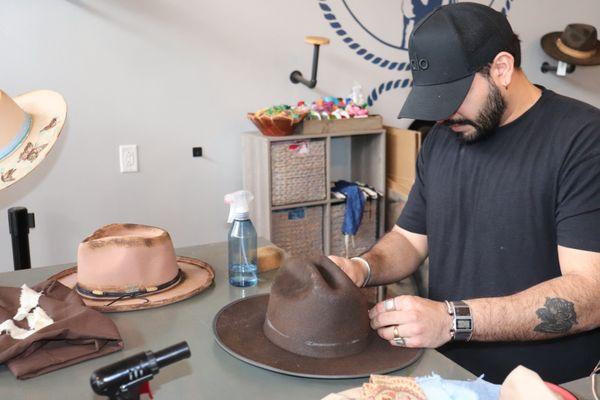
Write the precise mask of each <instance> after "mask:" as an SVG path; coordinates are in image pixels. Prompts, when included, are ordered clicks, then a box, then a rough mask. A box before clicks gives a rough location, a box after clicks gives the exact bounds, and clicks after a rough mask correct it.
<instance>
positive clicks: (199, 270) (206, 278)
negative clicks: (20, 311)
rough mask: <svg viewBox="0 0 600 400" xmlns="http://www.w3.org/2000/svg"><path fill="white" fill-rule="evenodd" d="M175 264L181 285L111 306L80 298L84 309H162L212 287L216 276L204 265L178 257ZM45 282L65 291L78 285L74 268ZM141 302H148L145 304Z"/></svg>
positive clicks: (120, 301) (102, 300)
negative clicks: (180, 277)
mask: <svg viewBox="0 0 600 400" xmlns="http://www.w3.org/2000/svg"><path fill="white" fill-rule="evenodd" d="M177 264H178V265H179V268H180V269H181V271H182V272H183V275H184V278H183V279H182V281H181V282H180V283H178V284H177V285H175V286H173V287H172V288H169V289H167V290H164V291H162V292H158V293H153V294H149V295H146V296H143V297H138V298H133V299H122V300H119V301H117V302H115V303H113V304H111V305H108V304H109V303H111V301H112V300H109V299H91V298H88V297H84V296H79V297H81V299H82V300H83V302H84V303H85V305H86V306H88V307H91V308H93V309H95V310H98V311H101V312H120V311H135V310H143V309H147V308H156V307H162V306H165V305H168V304H172V303H176V302H178V301H182V300H185V299H188V298H190V297H192V296H194V295H197V294H198V293H200V292H202V291H203V290H205V289H206V288H208V287H209V286H211V285H212V283H213V281H214V279H215V273H214V271H213V269H212V267H211V266H210V265H208V264H207V263H205V262H203V261H200V260H197V259H194V258H189V257H177ZM48 280H57V281H59V282H60V283H62V284H63V285H65V286H67V287H68V288H71V289H72V288H74V287H75V285H76V284H77V267H76V266H75V267H72V268H69V269H66V270H64V271H62V272H59V273H58V274H55V275H52V276H51V277H50V278H48ZM144 299H147V301H146V300H144Z"/></svg>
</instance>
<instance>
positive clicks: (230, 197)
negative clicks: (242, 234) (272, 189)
mask: <svg viewBox="0 0 600 400" xmlns="http://www.w3.org/2000/svg"><path fill="white" fill-rule="evenodd" d="M252 200H254V195H253V194H252V193H250V192H249V191H247V190H239V191H237V192H233V193H229V194H226V195H225V204H229V206H230V207H229V217H228V218H227V222H228V223H231V222H233V220H234V219H248V218H249V217H250V209H249V207H248V204H250V202H251V201H252Z"/></svg>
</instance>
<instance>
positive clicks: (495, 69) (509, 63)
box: [490, 51, 515, 89]
mask: <svg viewBox="0 0 600 400" xmlns="http://www.w3.org/2000/svg"><path fill="white" fill-rule="evenodd" d="M514 72H515V58H514V57H513V56H512V54H510V53H508V52H506V51H502V52H500V53H498V54H497V55H496V57H495V58H494V61H492V67H491V68H490V76H491V77H492V79H493V80H494V82H495V83H496V85H498V86H501V87H503V88H505V89H508V85H510V83H511V81H512V77H513V73H514Z"/></svg>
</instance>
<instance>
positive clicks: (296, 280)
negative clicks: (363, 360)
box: [263, 256, 371, 358]
mask: <svg viewBox="0 0 600 400" xmlns="http://www.w3.org/2000/svg"><path fill="white" fill-rule="evenodd" d="M367 311H368V304H367V299H366V298H365V297H364V295H363V294H362V293H361V292H360V290H359V289H358V288H357V287H356V286H355V285H354V283H352V281H351V280H350V279H349V278H348V277H347V276H346V274H345V273H344V272H343V271H341V270H340V269H339V268H338V267H337V266H336V265H335V264H334V263H333V262H332V261H331V260H329V259H328V258H326V257H324V256H322V257H320V258H318V259H314V260H307V259H301V258H290V259H288V260H286V262H285V263H284V265H283V266H282V268H281V269H280V271H279V273H278V275H277V276H276V278H275V281H274V282H273V285H272V288H271V294H270V296H269V304H268V307H267V313H266V316H265V322H264V325H263V332H264V334H265V335H266V336H267V338H268V339H269V340H270V341H271V342H272V343H273V344H275V345H276V346H279V347H281V348H283V349H284V350H287V351H289V352H291V353H295V354H299V355H303V356H308V357H315V358H336V357H344V356H349V355H353V354H357V353H360V352H361V351H363V350H364V349H365V348H366V347H367V345H368V344H369V340H370V339H371V337H370V333H371V329H370V325H369V318H368V315H367Z"/></svg>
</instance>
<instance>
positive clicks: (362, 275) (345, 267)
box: [329, 256, 367, 287]
mask: <svg viewBox="0 0 600 400" xmlns="http://www.w3.org/2000/svg"><path fill="white" fill-rule="evenodd" d="M329 259H330V260H331V261H333V262H334V263H335V264H336V265H337V266H338V267H340V269H341V270H342V271H344V272H345V273H346V275H348V277H349V278H350V279H351V280H352V282H354V284H355V285H356V286H358V287H362V285H363V283H364V282H365V279H367V268H366V267H365V265H364V264H363V263H361V262H360V261H358V260H350V259H348V258H344V257H338V256H329Z"/></svg>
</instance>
